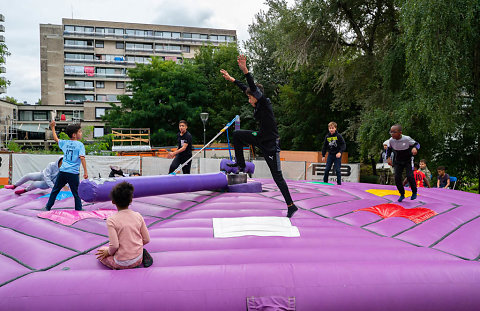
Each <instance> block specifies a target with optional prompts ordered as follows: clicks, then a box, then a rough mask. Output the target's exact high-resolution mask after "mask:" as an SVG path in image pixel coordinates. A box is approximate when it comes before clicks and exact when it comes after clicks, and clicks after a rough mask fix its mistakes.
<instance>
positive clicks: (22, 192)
mask: <svg viewBox="0 0 480 311" xmlns="http://www.w3.org/2000/svg"><path fill="white" fill-rule="evenodd" d="M25 192H27V190H26V189H25V188H23V189H18V190H15V194H18V195H21V194H24V193H25Z"/></svg>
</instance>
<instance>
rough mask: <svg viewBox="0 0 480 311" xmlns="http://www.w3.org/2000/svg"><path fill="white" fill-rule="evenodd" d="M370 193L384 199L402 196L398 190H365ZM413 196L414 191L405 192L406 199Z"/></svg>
mask: <svg viewBox="0 0 480 311" xmlns="http://www.w3.org/2000/svg"><path fill="white" fill-rule="evenodd" d="M365 191H366V192H368V193H371V194H374V195H376V196H379V197H384V196H386V195H398V196H399V195H400V192H398V190H387V189H368V190H365ZM411 196H412V191H405V197H406V198H408V197H411Z"/></svg>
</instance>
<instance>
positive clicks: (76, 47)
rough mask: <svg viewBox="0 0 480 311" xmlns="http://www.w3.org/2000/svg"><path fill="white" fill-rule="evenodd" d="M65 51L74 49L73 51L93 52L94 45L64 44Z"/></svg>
mask: <svg viewBox="0 0 480 311" xmlns="http://www.w3.org/2000/svg"><path fill="white" fill-rule="evenodd" d="M63 47H64V49H72V50H93V49H94V47H93V45H74V44H64V45H63Z"/></svg>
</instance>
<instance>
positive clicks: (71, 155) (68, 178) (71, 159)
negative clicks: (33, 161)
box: [45, 121, 88, 211]
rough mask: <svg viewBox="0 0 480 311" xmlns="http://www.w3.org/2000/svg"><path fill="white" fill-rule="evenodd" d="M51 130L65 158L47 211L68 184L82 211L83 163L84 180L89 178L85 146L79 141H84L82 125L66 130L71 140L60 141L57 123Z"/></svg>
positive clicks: (71, 125)
mask: <svg viewBox="0 0 480 311" xmlns="http://www.w3.org/2000/svg"><path fill="white" fill-rule="evenodd" d="M50 128H51V129H52V132H53V139H54V140H55V141H56V142H57V143H58V146H59V147H60V149H62V151H63V153H64V156H63V163H62V166H61V167H60V172H59V173H58V176H57V180H56V181H55V185H54V186H53V189H52V192H51V193H50V198H49V199H48V202H47V205H46V206H45V209H46V210H47V211H49V210H50V209H51V208H52V206H53V204H54V203H55V199H56V198H57V195H58V193H59V192H60V190H61V189H62V188H63V187H64V186H65V185H66V184H68V185H69V186H70V190H71V191H72V194H73V197H74V198H75V210H77V211H81V210H82V201H81V200H80V196H79V195H78V185H79V183H80V180H79V176H78V175H79V174H80V163H82V166H83V178H85V179H87V178H88V174H87V163H86V162H85V146H84V145H83V143H82V142H80V141H79V140H80V139H82V129H81V127H80V124H70V125H69V126H67V129H66V130H65V133H66V134H67V135H68V137H70V140H61V139H58V137H57V133H55V121H52V122H50Z"/></svg>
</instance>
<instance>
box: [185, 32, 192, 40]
mask: <svg viewBox="0 0 480 311" xmlns="http://www.w3.org/2000/svg"><path fill="white" fill-rule="evenodd" d="M183 37H184V38H186V39H191V38H192V34H191V33H189V32H184V33H183Z"/></svg>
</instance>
